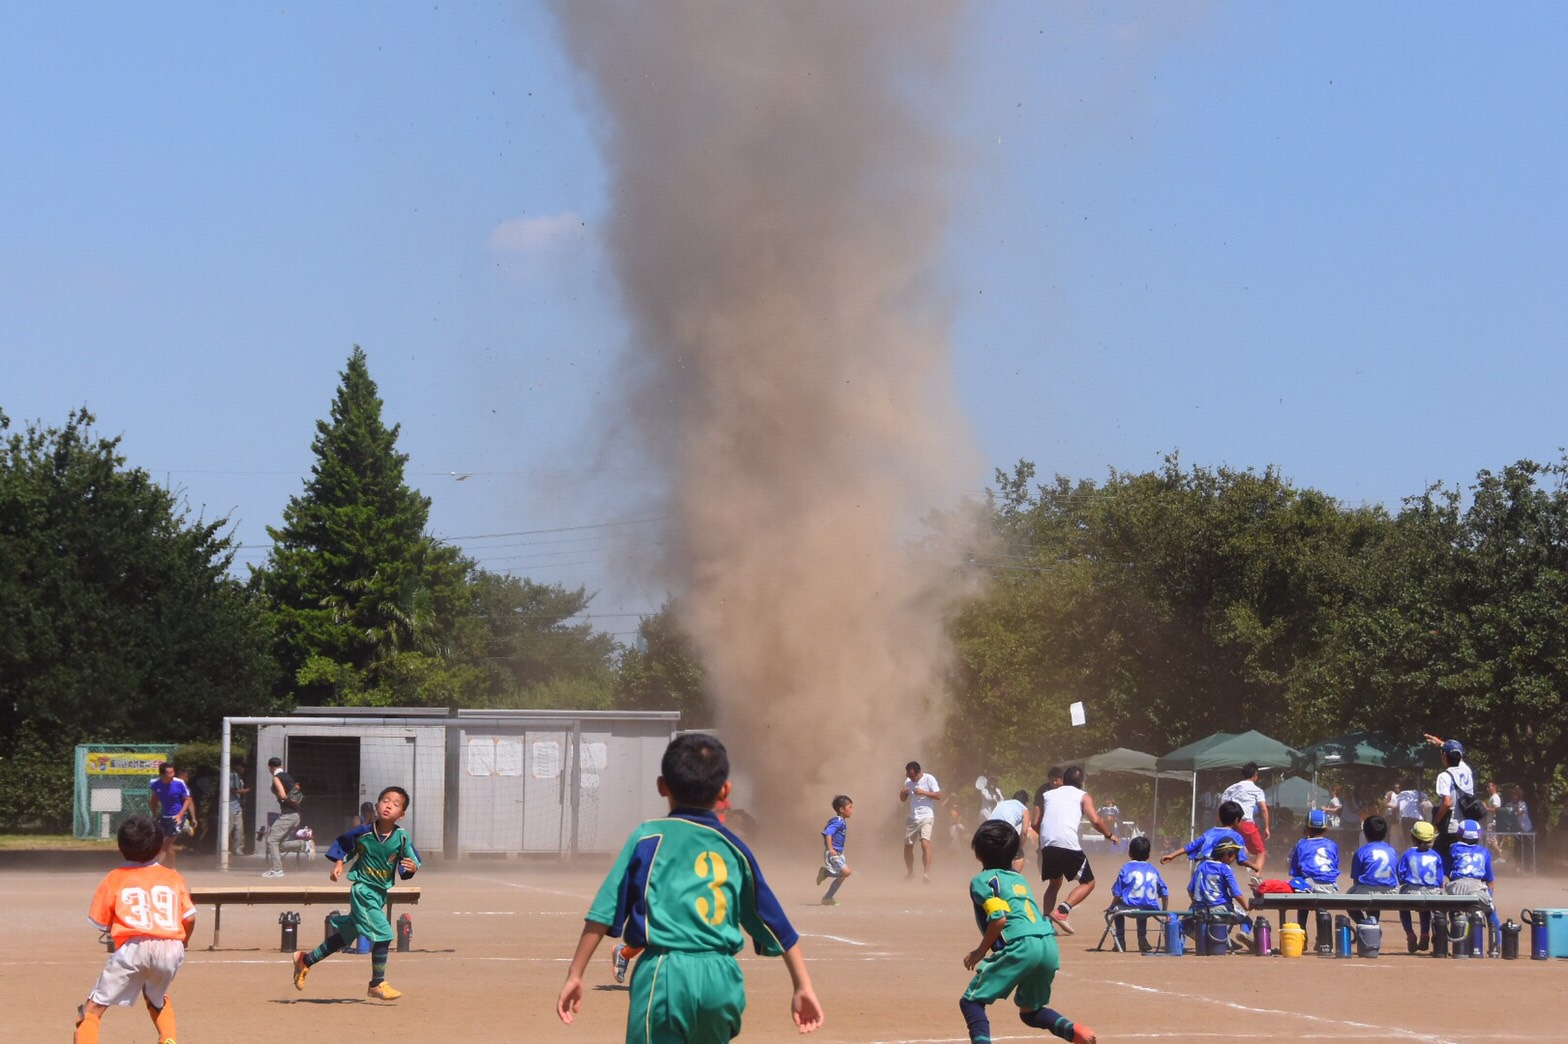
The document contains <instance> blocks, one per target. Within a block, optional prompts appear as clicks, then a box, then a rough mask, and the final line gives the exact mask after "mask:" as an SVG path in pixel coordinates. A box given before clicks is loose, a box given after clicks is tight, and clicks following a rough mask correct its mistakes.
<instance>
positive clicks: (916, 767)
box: [904, 761, 920, 772]
mask: <svg viewBox="0 0 1568 1044" xmlns="http://www.w3.org/2000/svg"><path fill="white" fill-rule="evenodd" d="M904 771H905V772H919V771H920V762H918V761H911V762H910V763H909V764H907V765H905V766H904Z"/></svg>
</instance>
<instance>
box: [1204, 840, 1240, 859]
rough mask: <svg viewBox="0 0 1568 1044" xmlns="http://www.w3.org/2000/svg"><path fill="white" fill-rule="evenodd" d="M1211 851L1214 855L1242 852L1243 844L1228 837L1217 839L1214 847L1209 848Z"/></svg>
mask: <svg viewBox="0 0 1568 1044" xmlns="http://www.w3.org/2000/svg"><path fill="white" fill-rule="evenodd" d="M1209 851H1210V853H1211V854H1213V855H1224V854H1225V853H1226V852H1240V851H1241V846H1240V845H1238V844H1237V843H1236V842H1234V841H1232V840H1231V839H1230V838H1228V837H1226V838H1221V839H1220V840H1219V841H1216V842H1215V843H1214V847H1213V848H1211V849H1209Z"/></svg>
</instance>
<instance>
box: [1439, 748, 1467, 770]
mask: <svg viewBox="0 0 1568 1044" xmlns="http://www.w3.org/2000/svg"><path fill="white" fill-rule="evenodd" d="M1463 760H1465V755H1464V752H1463V751H1458V750H1445V751H1443V764H1445V765H1447V766H1448V767H1449V768H1453V767H1454V766H1455V765H1457V764H1459V763H1460V762H1461V761H1463Z"/></svg>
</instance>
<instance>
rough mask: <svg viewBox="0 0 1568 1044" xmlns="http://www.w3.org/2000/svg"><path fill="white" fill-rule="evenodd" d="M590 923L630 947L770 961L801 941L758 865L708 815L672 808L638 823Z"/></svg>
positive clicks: (602, 889) (707, 812)
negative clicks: (753, 954)
mask: <svg viewBox="0 0 1568 1044" xmlns="http://www.w3.org/2000/svg"><path fill="white" fill-rule="evenodd" d="M587 919H588V920H590V921H593V922H594V923H595V924H603V925H607V926H609V929H610V932H609V934H611V935H615V936H620V935H623V934H624V937H625V939H626V943H627V945H629V946H651V947H653V948H654V949H656V950H673V951H683V952H687V953H723V954H730V955H733V954H737V953H739V952H740V950H741V947H742V946H743V945H744V944H745V937H744V936H742V934H741V929H743V928H744V929H745V931H746V932H747V934H749V935H750V936H751V938H752V941H753V944H754V946H755V948H756V951H757V953H759V954H762V955H764V956H769V957H776V956H778V955H780V954H782V953H783V952H784V951H785V950H787V949H789V948H790V947H791V946H794V945H795V943H796V942H797V941H798V940H799V938H800V937H799V936H798V935H797V934H796V932H795V929H794V928H793V927H792V926H791V925H790V923H789V919H788V918H787V917H785V916H784V910H783V908H782V907H780V906H779V902H778V900H777V899H776V898H774V895H773V891H772V889H770V888H769V887H768V884H767V882H766V881H764V880H763V878H762V871H761V870H760V869H758V867H757V860H756V858H755V857H754V856H753V855H752V854H751V851H750V849H748V848H747V847H746V845H745V843H744V842H742V841H741V839H740V838H738V837H736V836H735V835H734V834H732V833H730V832H729V831H728V830H726V829H725V828H724V825H723V824H722V823H720V822H719V819H718V817H717V816H716V815H714V814H713V812H712V811H711V810H708V809H697V808H678V809H675V810H674V811H673V812H671V813H670V814H669V815H668V816H667V817H665V818H663V819H650V820H649V821H648V822H646V823H643V824H642V825H641V826H639V827H638V828H637V829H636V830H634V831H632V836H631V837H630V838H629V839H628V840H627V842H626V845H625V847H623V848H622V849H621V854H620V856H619V858H617V859H616V861H615V866H614V867H612V868H611V870H610V873H609V876H608V877H606V878H605V880H604V884H603V885H602V886H600V888H599V894H598V895H597V896H595V897H594V901H593V905H592V906H591V907H589V909H588V918H587Z"/></svg>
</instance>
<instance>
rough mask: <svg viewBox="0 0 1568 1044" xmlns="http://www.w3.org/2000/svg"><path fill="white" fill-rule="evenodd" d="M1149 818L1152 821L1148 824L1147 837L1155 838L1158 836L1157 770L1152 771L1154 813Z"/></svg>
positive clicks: (1158, 788)
mask: <svg viewBox="0 0 1568 1044" xmlns="http://www.w3.org/2000/svg"><path fill="white" fill-rule="evenodd" d="M1150 818H1151V819H1152V820H1153V822H1152V823H1150V824H1149V837H1150V839H1157V838H1158V837H1159V836H1160V774H1159V772H1158V771H1156V772H1155V773H1154V815H1153V816H1152V817H1150Z"/></svg>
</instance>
